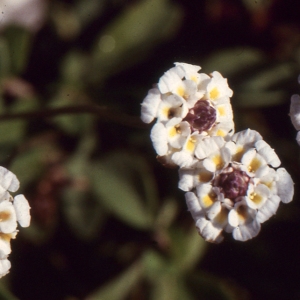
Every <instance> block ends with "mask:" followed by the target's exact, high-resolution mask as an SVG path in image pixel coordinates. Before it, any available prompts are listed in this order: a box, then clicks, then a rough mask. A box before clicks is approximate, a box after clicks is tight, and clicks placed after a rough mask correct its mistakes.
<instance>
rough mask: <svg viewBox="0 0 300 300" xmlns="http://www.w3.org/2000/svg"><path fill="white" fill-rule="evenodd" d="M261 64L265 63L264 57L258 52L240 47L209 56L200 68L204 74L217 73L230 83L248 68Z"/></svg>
mask: <svg viewBox="0 0 300 300" xmlns="http://www.w3.org/2000/svg"><path fill="white" fill-rule="evenodd" d="M263 62H265V56H264V55H263V53H262V52H261V51H260V50H258V49H254V48H247V47H241V48H231V49H224V50H222V51H217V52H215V53H213V54H212V55H210V56H209V57H208V58H207V59H206V60H205V61H204V62H203V64H202V65H201V66H202V70H203V71H204V72H205V73H210V72H213V71H218V72H220V73H221V74H222V75H223V76H225V77H228V78H229V82H230V81H231V79H232V77H233V76H234V75H236V74H237V73H242V72H247V70H248V69H249V68H250V67H251V68H252V67H253V66H255V65H259V64H261V63H263Z"/></svg>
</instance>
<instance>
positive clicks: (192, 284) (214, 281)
mask: <svg viewBox="0 0 300 300" xmlns="http://www.w3.org/2000/svg"><path fill="white" fill-rule="evenodd" d="M187 280H188V286H189V288H190V290H191V291H193V294H195V295H197V299H202V300H211V299H214V300H240V299H248V296H249V295H248V293H247V291H245V290H244V289H242V288H240V287H239V286H237V285H236V284H234V283H232V282H230V283H227V282H226V281H223V280H222V279H220V278H218V277H216V276H212V275H210V274H208V273H206V272H197V273H194V274H191V275H190V276H188V277H187Z"/></svg>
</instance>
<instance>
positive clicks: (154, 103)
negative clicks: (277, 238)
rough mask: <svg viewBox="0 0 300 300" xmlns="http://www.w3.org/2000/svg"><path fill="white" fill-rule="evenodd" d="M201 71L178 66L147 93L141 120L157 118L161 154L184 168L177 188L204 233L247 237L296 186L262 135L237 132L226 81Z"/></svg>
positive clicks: (154, 135)
mask: <svg viewBox="0 0 300 300" xmlns="http://www.w3.org/2000/svg"><path fill="white" fill-rule="evenodd" d="M200 69H201V68H200V67H199V66H195V65H190V64H186V63H175V67H173V68H171V69H170V70H168V71H167V72H165V73H164V75H163V76H162V77H161V78H160V80H159V82H158V84H156V85H155V86H154V87H153V88H152V89H151V90H150V91H149V92H148V95H147V96H146V97H145V99H144V101H143V103H142V114H141V118H142V121H144V122H145V123H151V122H152V121H153V120H154V119H156V123H155V124H154V126H153V127H152V130H151V135H150V137H151V140H152V142H153V146H154V149H155V150H156V152H157V154H158V156H157V159H158V161H159V162H161V163H162V164H163V165H165V166H168V167H169V166H173V167H176V166H178V167H179V176H180V179H179V188H180V189H181V190H183V191H185V192H186V194H185V198H186V202H187V206H188V209H189V211H190V212H191V215H192V217H193V219H194V220H195V222H196V227H197V229H198V231H199V234H200V235H201V236H202V237H203V238H204V239H205V240H206V241H209V242H215V243H219V242H221V241H222V240H223V234H222V233H223V231H225V232H228V233H232V236H233V238H234V239H236V240H240V241H246V240H248V239H251V238H253V237H255V236H256V235H257V234H258V233H259V231H260V229H261V224H262V223H263V222H265V221H267V220H268V219H269V218H270V217H271V216H273V215H274V214H275V213H276V211H277V209H278V206H279V204H280V202H283V203H288V202H290V201H292V198H293V194H294V184H293V181H292V179H291V176H290V175H289V174H288V172H287V171H286V170H285V169H284V168H278V167H279V166H280V164H281V162H280V160H279V158H278V156H277V155H276V153H275V152H274V150H273V149H272V148H271V147H270V146H269V145H268V144H267V143H266V142H265V141H264V140H263V138H262V137H261V135H260V134H259V133H258V132H256V131H254V130H250V129H247V130H244V131H241V132H238V133H235V134H234V122H233V113H232V108H231V103H230V97H231V96H232V94H233V92H232V90H231V89H230V88H229V86H228V84H227V80H226V79H225V78H223V77H222V75H221V74H220V73H219V72H216V71H215V72H213V73H212V74H210V75H207V74H204V73H199V72H198V71H199V70H200ZM299 101H300V100H299ZM299 106H300V104H299ZM299 123H300V122H299ZM299 128H300V126H299Z"/></svg>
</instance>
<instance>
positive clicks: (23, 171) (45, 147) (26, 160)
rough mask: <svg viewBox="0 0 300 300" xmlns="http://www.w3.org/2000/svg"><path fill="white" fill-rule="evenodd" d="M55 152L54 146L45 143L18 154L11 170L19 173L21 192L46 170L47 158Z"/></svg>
mask: <svg viewBox="0 0 300 300" xmlns="http://www.w3.org/2000/svg"><path fill="white" fill-rule="evenodd" d="M53 153H55V149H54V147H53V146H52V145H50V144H47V143H44V144H39V145H34V147H32V148H29V149H27V150H26V151H24V152H22V153H20V154H19V155H17V156H16V158H15V159H14V160H13V162H12V165H11V167H10V170H11V171H12V172H13V173H15V174H16V175H17V177H18V179H19V181H20V183H21V186H20V190H19V192H20V191H22V190H24V188H26V187H27V186H28V185H29V184H30V183H32V182H34V181H36V180H37V179H39V177H40V176H41V175H42V174H43V172H44V170H45V163H44V160H45V158H46V157H47V156H50V155H52V154H53Z"/></svg>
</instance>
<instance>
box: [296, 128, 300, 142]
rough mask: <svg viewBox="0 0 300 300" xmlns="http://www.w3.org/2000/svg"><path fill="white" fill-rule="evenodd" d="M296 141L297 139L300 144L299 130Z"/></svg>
mask: <svg viewBox="0 0 300 300" xmlns="http://www.w3.org/2000/svg"><path fill="white" fill-rule="evenodd" d="M296 141H297V143H298V145H300V131H298V133H297V136H296Z"/></svg>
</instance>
